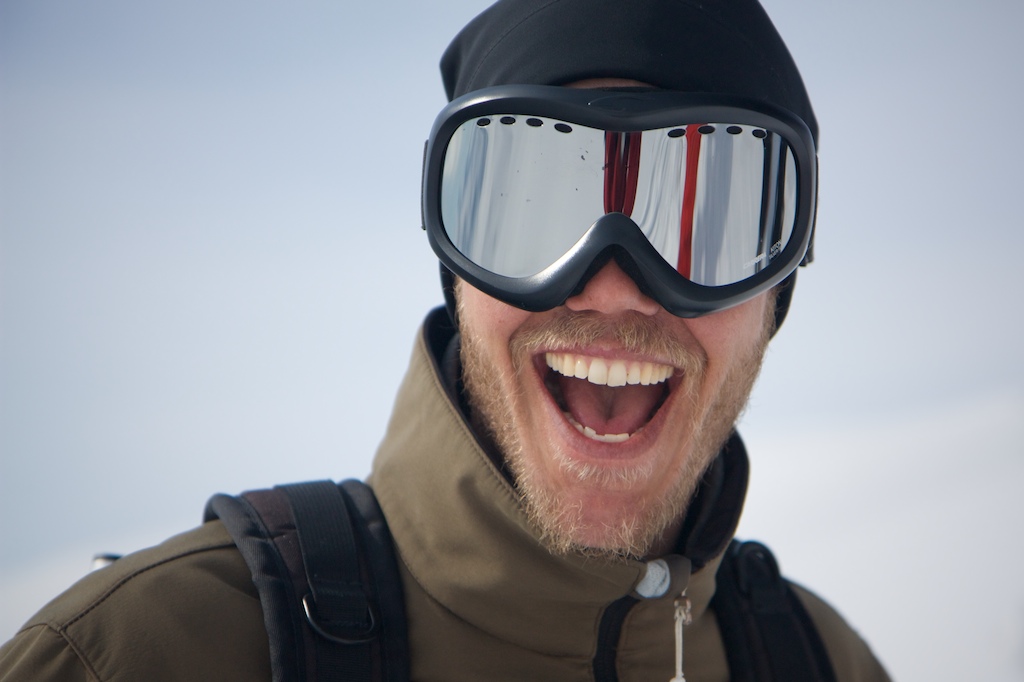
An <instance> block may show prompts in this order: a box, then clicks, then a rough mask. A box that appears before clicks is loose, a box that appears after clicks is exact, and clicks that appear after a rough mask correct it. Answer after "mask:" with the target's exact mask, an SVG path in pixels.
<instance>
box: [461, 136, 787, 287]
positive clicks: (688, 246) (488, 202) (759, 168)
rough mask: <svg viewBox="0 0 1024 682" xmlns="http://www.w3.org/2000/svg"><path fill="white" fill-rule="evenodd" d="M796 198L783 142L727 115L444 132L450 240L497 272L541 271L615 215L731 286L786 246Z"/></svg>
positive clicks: (683, 268)
mask: <svg viewBox="0 0 1024 682" xmlns="http://www.w3.org/2000/svg"><path fill="white" fill-rule="evenodd" d="M796 199H797V197H796V170H795V164H794V161H793V155H792V154H791V153H790V152H789V147H788V145H787V144H786V142H785V141H784V140H783V139H782V138H781V137H780V136H779V135H777V134H775V133H772V132H769V131H766V130H764V129H761V128H754V127H751V126H740V125H731V124H728V123H691V124H687V125H685V126H679V127H673V128H660V129H657V130H647V131H643V132H626V133H622V132H610V131H604V130H599V129H594V128H588V127H585V126H580V125H575V124H568V123H565V122H562V121H556V120H553V119H548V118H539V117H517V116H490V117H486V118H478V119H474V120H471V121H467V122H465V123H463V124H462V125H461V126H459V128H458V129H457V130H456V131H455V133H454V134H453V135H452V137H451V140H450V142H449V143H448V147H447V150H446V155H445V161H444V170H443V174H442V181H441V214H442V221H443V223H444V229H445V232H446V233H447V235H448V238H449V239H450V240H451V241H452V244H454V245H455V247H456V248H457V249H458V250H459V251H460V252H461V253H462V254H464V255H465V256H466V257H468V258H469V259H470V260H472V261H473V262H475V263H476V264H478V265H479V266H481V267H483V268H485V269H487V270H489V271H491V272H493V273H495V274H498V275H502V276H506V277H527V276H530V275H534V274H537V273H539V272H540V271H542V270H544V269H545V268H547V267H549V266H550V265H552V264H553V263H555V261H557V260H558V259H559V258H561V257H562V256H563V255H565V254H566V253H567V252H569V251H570V250H571V249H572V247H573V245H574V244H575V243H576V242H577V241H578V240H579V239H580V238H581V237H583V236H584V234H585V233H586V231H587V230H588V229H589V228H590V227H591V225H593V223H594V221H596V220H597V219H598V218H600V217H601V216H602V215H605V214H607V213H613V212H618V213H623V214H624V215H626V216H628V217H629V218H631V219H632V221H633V222H634V223H635V224H636V225H637V226H638V228H639V229H640V230H641V231H642V232H643V234H644V236H645V237H646V238H647V240H648V241H649V242H650V243H651V245H652V246H653V247H654V248H655V249H656V250H657V251H658V253H659V254H660V255H661V257H662V258H664V259H665V261H666V262H668V263H669V265H671V266H672V267H673V268H674V269H676V271H677V272H679V273H680V274H682V275H683V276H684V277H686V278H688V279H690V280H691V281H693V282H696V283H697V284H702V285H706V286H719V285H725V284H732V283H734V282H738V281H741V280H743V279H746V278H748V277H750V276H751V275H753V274H755V273H756V272H758V271H760V270H761V269H763V268H764V267H766V266H767V265H768V264H769V263H770V262H771V260H772V258H774V257H775V256H776V255H777V254H778V253H779V252H781V251H782V249H784V248H785V246H786V244H787V243H788V241H789V239H790V236H791V234H792V230H793V221H794V219H795V207H796Z"/></svg>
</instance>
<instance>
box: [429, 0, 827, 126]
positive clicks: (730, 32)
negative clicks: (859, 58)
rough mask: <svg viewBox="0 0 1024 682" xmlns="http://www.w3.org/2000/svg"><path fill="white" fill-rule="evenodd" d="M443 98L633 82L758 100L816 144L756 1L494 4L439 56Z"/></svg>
mask: <svg viewBox="0 0 1024 682" xmlns="http://www.w3.org/2000/svg"><path fill="white" fill-rule="evenodd" d="M441 75H442V77H443V79H444V87H445V92H446V93H447V95H448V99H449V100H451V99H454V98H456V97H459V96H461V95H464V94H466V93H467V92H471V91H473V90H479V89H480V88H486V87H489V86H492V85H512V84H529V85H564V84H566V83H571V82H573V81H578V80H582V79H585V78H601V77H615V78H631V79H633V80H638V81H643V82H645V83H649V84H651V85H654V86H656V87H659V88H662V89H666V90H679V91H683V92H714V93H725V94H733V95H742V96H745V97H750V98H753V99H758V100H763V101H765V102H769V103H771V104H774V105H776V106H780V107H782V108H784V109H788V110H789V111H791V112H793V113H794V114H796V115H797V116H799V117H800V118H801V119H803V121H804V123H806V124H807V127H808V128H810V130H811V133H812V134H813V136H814V139H815V142H817V139H818V125H817V121H816V120H815V118H814V112H813V110H812V109H811V103H810V100H809V99H808V97H807V91H806V90H805V89H804V84H803V80H802V79H801V78H800V72H799V71H798V70H797V68H796V64H795V63H794V62H793V58H792V57H791V56H790V54H789V50H787V49H786V45H785V43H784V42H783V41H782V38H781V36H779V33H778V31H776V30H775V26H774V25H773V24H772V22H771V19H769V18H768V15H767V14H766V13H765V11H764V9H763V8H762V7H761V5H760V4H758V2H757V0H499V2H496V3H495V4H494V5H492V6H491V7H489V8H488V9H486V10H485V11H484V12H483V13H482V14H480V15H479V16H477V17H476V18H475V19H473V20H472V21H471V22H470V23H469V24H467V25H466V27H465V28H464V29H462V31H461V32H460V33H459V34H458V35H457V36H456V37H455V40H453V41H452V43H451V45H449V46H448V49H447V50H445V53H444V55H443V56H442V57H441Z"/></svg>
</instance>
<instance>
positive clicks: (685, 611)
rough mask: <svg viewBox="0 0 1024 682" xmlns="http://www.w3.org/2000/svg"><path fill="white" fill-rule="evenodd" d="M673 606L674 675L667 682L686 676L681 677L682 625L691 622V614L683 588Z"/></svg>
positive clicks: (680, 679)
mask: <svg viewBox="0 0 1024 682" xmlns="http://www.w3.org/2000/svg"><path fill="white" fill-rule="evenodd" d="M675 606H676V613H675V622H676V676H675V677H673V678H672V679H671V680H669V681H668V682H686V678H685V677H683V626H685V625H689V624H690V623H691V622H693V616H692V615H691V614H690V598H689V597H687V596H686V591H685V590H683V593H682V594H680V595H679V596H678V597H676V601H675Z"/></svg>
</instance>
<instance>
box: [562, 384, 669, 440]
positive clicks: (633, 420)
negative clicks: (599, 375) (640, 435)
mask: <svg viewBox="0 0 1024 682" xmlns="http://www.w3.org/2000/svg"><path fill="white" fill-rule="evenodd" d="M559 384H560V385H561V389H562V398H563V399H564V401H565V405H566V407H567V408H568V410H569V414H571V415H572V417H573V419H575V420H576V421H577V422H579V423H580V424H582V425H583V426H589V427H590V428H592V429H594V431H596V432H597V433H598V434H600V435H604V436H607V435H615V434H620V433H633V432H635V431H636V430H637V429H639V428H640V427H641V426H643V425H644V424H646V423H647V421H648V420H649V419H650V418H651V413H652V412H653V411H654V408H655V406H656V405H657V404H658V401H659V400H660V399H661V396H662V394H663V392H664V390H665V386H664V384H658V385H656V386H641V385H626V386H618V387H615V388H610V387H608V386H598V385H597V384H592V383H590V382H589V381H587V380H585V379H573V378H570V377H560V378H559Z"/></svg>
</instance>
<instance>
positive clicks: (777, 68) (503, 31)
mask: <svg viewBox="0 0 1024 682" xmlns="http://www.w3.org/2000/svg"><path fill="white" fill-rule="evenodd" d="M441 75H442V77H443V79H444V86H445V92H446V93H447V95H448V99H449V100H451V99H454V98H456V97H459V96H461V95H464V94H466V93H468V92H472V91H474V90H479V89H480V88H486V87H489V86H493V85H513V84H529V85H564V84H567V83H572V82H574V81H579V80H584V79H588V78H602V77H614V78H628V79H633V80H637V81H642V82H644V83H648V84H650V85H653V86H655V87H658V88H663V89H667V90H678V91H683V92H711V93H720V94H730V95H740V96H743V97H749V98H753V99H758V100H762V101H764V102H767V103H770V104H773V105H775V106H779V107H782V108H784V109H787V110H789V111H790V112H792V113H794V114H796V115H797V116H799V117H800V118H801V119H802V120H803V121H804V123H806V124H807V127H808V128H809V129H810V131H811V134H812V135H813V137H814V141H815V144H817V140H818V124H817V120H816V119H815V117H814V111H813V110H812V108H811V103H810V99H809V98H808V96H807V90H806V89H805V88H804V84H803V79H801V77H800V72H799V71H798V70H797V68H796V64H795V63H794V62H793V58H792V57H791V56H790V54H789V50H788V49H787V48H786V45H785V43H784V42H783V41H782V37H781V36H780V35H779V33H778V31H776V30H775V26H774V25H773V24H772V22H771V19H769V18H768V15H767V14H766V13H765V11H764V9H763V8H762V7H761V5H760V4H759V3H758V2H757V0H499V1H498V2H496V3H495V4H493V5H491V7H489V8H488V9H486V10H484V12H483V13H481V14H480V15H479V16H477V17H476V18H475V19H473V20H472V21H471V22H470V23H469V24H467V25H466V27H465V28H463V29H462V31H460V32H459V34H458V35H457V36H456V37H455V39H454V40H453V41H452V43H451V44H450V45H449V46H448V49H447V50H445V52H444V55H443V56H442V57H441ZM795 276H796V273H795V272H794V274H793V275H791V276H790V278H787V280H786V281H785V283H784V286H782V287H781V288H780V296H779V303H778V305H777V310H776V321H777V325H778V324H781V323H782V319H783V318H784V317H785V315H786V311H787V310H788V307H789V300H790V297H791V295H792V285H793V281H792V280H793V279H794V278H795ZM446 284H449V282H446ZM447 293H448V292H446V294H447Z"/></svg>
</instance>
